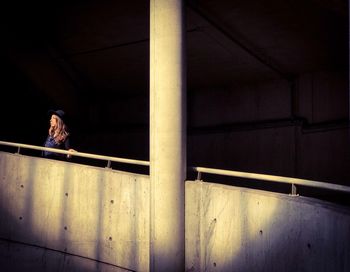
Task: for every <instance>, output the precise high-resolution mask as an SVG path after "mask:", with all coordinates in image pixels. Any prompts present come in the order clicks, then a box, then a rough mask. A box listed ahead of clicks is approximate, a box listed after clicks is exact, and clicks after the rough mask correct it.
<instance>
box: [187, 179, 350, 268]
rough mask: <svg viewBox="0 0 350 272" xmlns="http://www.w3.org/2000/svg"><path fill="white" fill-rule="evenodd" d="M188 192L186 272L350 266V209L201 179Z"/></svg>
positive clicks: (188, 188) (189, 186)
mask: <svg viewBox="0 0 350 272" xmlns="http://www.w3.org/2000/svg"><path fill="white" fill-rule="evenodd" d="M186 194H187V195H186V204H187V205H188V206H189V207H188V206H187V211H186V215H187V216H188V217H187V218H186V219H189V220H188V221H189V222H188V221H187V222H186V237H187V239H186V242H187V248H186V250H187V253H188V252H191V253H193V254H192V255H191V256H188V255H186V266H187V271H244V272H245V271H249V272H251V271H259V272H260V271H291V272H292V271H293V272H294V271H325V272H326V271H344V272H345V271H348V269H349V265H350V264H349V262H348V260H349V258H350V255H349V254H350V250H349V249H350V246H349V245H348V243H347V242H345V241H348V239H349V237H350V228H349V227H350V212H349V209H344V208H341V207H340V206H335V205H331V204H329V203H328V204H327V203H324V202H321V201H317V200H312V199H308V198H303V197H292V196H285V195H280V194H275V193H269V192H261V191H258V190H250V189H242V188H235V187H232V186H231V187H229V186H222V185H218V184H208V183H201V182H193V183H191V182H190V184H189V185H188V187H187V188H186ZM189 203H190V204H189ZM192 205H193V206H192ZM196 218H197V219H196ZM194 222H198V224H196V223H194Z"/></svg>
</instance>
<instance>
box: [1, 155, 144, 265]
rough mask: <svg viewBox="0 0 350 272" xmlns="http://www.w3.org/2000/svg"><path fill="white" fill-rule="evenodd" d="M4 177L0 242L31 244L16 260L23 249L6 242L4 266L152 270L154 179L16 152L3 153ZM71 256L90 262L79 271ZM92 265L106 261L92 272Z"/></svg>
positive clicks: (81, 261)
mask: <svg viewBox="0 0 350 272" xmlns="http://www.w3.org/2000/svg"><path fill="white" fill-rule="evenodd" d="M0 173H1V179H0V180H1V190H0V207H1V208H0V211H1V216H0V237H1V238H5V239H9V240H10V241H12V240H13V241H16V242H20V243H25V245H26V248H23V249H21V254H18V255H19V256H16V257H13V255H12V254H16V249H15V248H16V247H18V246H19V245H20V244H18V243H9V245H10V246H9V247H7V244H6V243H5V242H6V240H2V245H1V247H2V248H3V249H4V248H6V249H8V250H5V252H4V251H2V254H1V255H2V258H1V260H2V261H1V263H5V265H6V263H7V258H6V256H10V257H11V258H10V259H12V262H14V263H17V260H16V258H17V257H20V260H23V261H24V263H23V265H24V267H31V266H34V267H41V269H38V270H36V271H51V270H45V269H47V267H46V266H49V265H53V266H54V267H55V263H60V265H61V266H68V267H69V265H70V266H71V269H73V270H68V271H96V266H99V267H101V269H102V268H103V269H102V271H118V269H117V268H118V267H122V268H123V267H125V268H128V269H131V270H137V271H144V269H145V267H146V268H147V267H148V261H149V215H148V214H149V178H148V177H146V176H141V175H133V174H126V173H122V172H117V171H113V170H110V169H104V168H96V167H91V166H85V165H79V164H73V163H65V162H60V161H53V160H47V159H42V158H33V157H27V156H21V155H9V154H1V155H0ZM4 243H5V244H6V245H5V244H4ZM28 245H32V246H34V247H33V248H32V250H28V249H27V246H28ZM47 249H51V250H50V252H49V253H47V252H48V250H47ZM38 251H39V252H41V253H38ZM32 252H34V253H33V255H32ZM22 253H23V254H22ZM65 253H67V254H65ZM27 254H29V256H28V255H27ZM46 254H48V255H49V258H48V260H46V257H45V256H46ZM38 256H39V257H38ZM52 256H53V257H52ZM65 256H67V257H69V258H70V259H72V258H73V257H74V256H76V258H75V259H78V258H77V256H83V257H84V258H80V260H79V261H77V262H76V265H72V262H73V261H72V262H69V260H66V259H65ZM72 256H73V257H72ZM50 257H51V258H50ZM56 257H57V259H58V260H55V258H56ZM60 259H61V261H59V260H60ZM90 259H92V260H100V261H101V262H100V263H94V264H93V269H88V268H89V267H90V265H91V260H90ZM62 262H63V263H62ZM64 262H66V264H65V263H64ZM67 262H68V263H67ZM81 264H82V265H83V266H81ZM108 264H109V265H108ZM17 265H18V264H17ZM0 267H2V264H1V265H0ZM11 271H13V270H11ZM19 271H23V270H19ZM59 271H66V270H59ZM98 271H100V270H98Z"/></svg>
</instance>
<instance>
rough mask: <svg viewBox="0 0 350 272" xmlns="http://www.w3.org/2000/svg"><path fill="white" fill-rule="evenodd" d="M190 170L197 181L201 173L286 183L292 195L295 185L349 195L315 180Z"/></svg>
mask: <svg viewBox="0 0 350 272" xmlns="http://www.w3.org/2000/svg"><path fill="white" fill-rule="evenodd" d="M192 170H194V171H196V172H197V173H198V176H197V179H199V180H200V179H201V173H208V174H216V175H223V176H231V177H239V178H246V179H255V180H264V181H270V182H277V183H287V184H290V185H292V195H295V194H296V187H295V185H302V186H307V187H314V188H320V189H327V190H332V191H338V192H345V193H350V187H349V186H345V185H340V184H333V183H327V182H321V181H315V180H308V179H299V178H290V177H283V176H274V175H266V174H257V173H248V172H240V171H231V170H220V169H214V168H206V167H192Z"/></svg>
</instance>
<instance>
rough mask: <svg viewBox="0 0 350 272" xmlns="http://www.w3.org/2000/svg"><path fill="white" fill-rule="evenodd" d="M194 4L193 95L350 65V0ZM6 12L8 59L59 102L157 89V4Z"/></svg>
mask: <svg viewBox="0 0 350 272" xmlns="http://www.w3.org/2000/svg"><path fill="white" fill-rule="evenodd" d="M185 6H186V30H187V37H186V38H187V65H188V68H187V71H188V74H187V81H188V90H189V91H196V90H200V89H203V88H206V89H208V88H215V87H217V86H226V85H230V84H233V83H235V82H238V81H240V82H241V81H258V80H269V79H275V78H286V79H290V78H293V77H294V76H295V75H298V74H302V73H307V72H311V71H317V70H324V69H340V70H344V69H347V64H348V2H347V1H345V0H332V1H329V0H285V1H279V0H264V1H260V0H244V1H243V0H235V1H233V0H201V1H199V0H192V1H186V4H185ZM2 11H3V13H4V14H3V15H4V16H2V20H3V21H2V33H3V38H4V40H5V41H6V42H3V45H2V47H3V48H2V50H1V51H2V57H3V59H5V60H6V61H7V63H11V65H13V66H14V67H16V69H18V70H19V71H21V73H22V74H23V75H24V76H25V77H26V78H28V79H29V80H30V81H31V82H32V83H33V84H34V85H35V86H36V87H37V89H38V90H40V92H41V93H42V94H43V95H44V96H47V97H49V98H50V99H51V100H52V101H54V102H55V103H56V104H57V105H63V107H64V108H66V109H69V110H70V111H71V112H74V109H78V108H80V107H78V106H77V105H80V104H81V103H85V104H86V103H93V102H95V101H97V100H108V99H115V98H117V97H120V96H130V95H132V96H133V95H144V94H148V91H149V87H148V82H149V79H148V73H149V0H129V1H115V0H99V1H87V0H86V1H73V0H71V1H68V0H67V1H43V2H36V3H33V2H32V1H31V2H28V3H26V4H17V3H14V2H13V1H12V2H11V3H10V4H7V5H5V6H4V8H2ZM67 98H69V99H67Z"/></svg>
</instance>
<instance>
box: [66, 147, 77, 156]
mask: <svg viewBox="0 0 350 272" xmlns="http://www.w3.org/2000/svg"><path fill="white" fill-rule="evenodd" d="M68 151H70V152H77V151H76V150H74V149H73V148H70V149H68ZM67 158H68V159H70V158H72V155H71V154H68V155H67Z"/></svg>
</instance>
